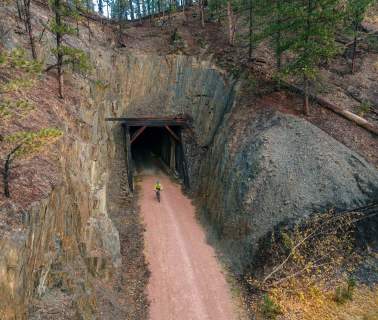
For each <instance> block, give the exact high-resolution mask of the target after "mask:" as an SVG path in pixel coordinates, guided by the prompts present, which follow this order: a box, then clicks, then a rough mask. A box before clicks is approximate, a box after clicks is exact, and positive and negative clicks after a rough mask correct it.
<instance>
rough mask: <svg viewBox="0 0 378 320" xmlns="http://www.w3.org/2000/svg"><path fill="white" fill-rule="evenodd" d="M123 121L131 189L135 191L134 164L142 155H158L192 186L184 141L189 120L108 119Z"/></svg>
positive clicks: (179, 118)
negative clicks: (183, 135)
mask: <svg viewBox="0 0 378 320" xmlns="http://www.w3.org/2000/svg"><path fill="white" fill-rule="evenodd" d="M106 120H107V121H118V122H121V125H122V128H123V133H124V141H125V152H126V168H127V176H128V181H129V188H130V190H131V191H133V190H134V182H133V178H134V175H135V164H137V162H138V161H142V160H141V159H142V158H143V156H146V155H149V154H155V155H156V156H158V157H159V158H160V162H162V163H163V164H164V167H166V168H169V171H170V172H171V173H174V174H176V175H178V176H179V177H180V178H181V179H182V180H183V182H184V185H185V186H186V187H189V179H188V169H187V162H186V159H185V153H184V148H183V143H182V139H181V136H182V135H181V133H182V129H185V128H189V125H188V122H189V119H188V118H186V117H162V118H152V117H140V118H127V117H126V118H123V117H122V118H107V119H106Z"/></svg>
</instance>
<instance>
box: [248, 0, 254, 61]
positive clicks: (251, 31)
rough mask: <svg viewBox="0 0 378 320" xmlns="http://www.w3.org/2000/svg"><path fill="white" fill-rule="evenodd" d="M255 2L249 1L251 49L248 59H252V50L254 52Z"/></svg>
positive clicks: (249, 49)
mask: <svg viewBox="0 0 378 320" xmlns="http://www.w3.org/2000/svg"><path fill="white" fill-rule="evenodd" d="M252 5H253V0H249V48H248V59H249V60H251V59H252V50H253V43H252V35H253V28H252V27H253V7H252Z"/></svg>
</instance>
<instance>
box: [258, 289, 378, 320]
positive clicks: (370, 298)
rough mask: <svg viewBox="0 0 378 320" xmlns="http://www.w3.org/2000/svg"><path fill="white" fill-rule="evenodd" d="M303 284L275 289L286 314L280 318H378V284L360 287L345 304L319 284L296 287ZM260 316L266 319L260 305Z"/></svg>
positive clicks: (273, 296)
mask: <svg viewBox="0 0 378 320" xmlns="http://www.w3.org/2000/svg"><path fill="white" fill-rule="evenodd" d="M296 286H299V287H301V284H299V283H296V284H293V286H292V288H291V289H292V291H288V290H287V288H275V289H272V290H271V292H270V296H271V298H272V300H273V301H275V303H276V304H277V305H278V306H279V307H280V309H281V311H282V315H280V316H278V318H277V319H288V320H289V319H290V320H297V319H298V320H299V319H301V320H318V319H319V320H347V319H348V320H354V319H356V320H357V319H359V320H377V319H378V285H375V286H374V287H373V288H368V287H366V286H360V287H357V288H356V289H355V290H354V294H353V298H352V300H350V301H347V302H345V303H343V304H340V303H337V302H336V301H335V300H334V295H335V293H334V290H325V289H324V288H323V289H321V288H318V287H316V286H313V287H310V288H308V289H307V290H303V289H299V290H298V289H296ZM255 310H256V311H257V319H264V316H263V315H262V314H261V312H260V311H259V308H258V306H256V307H255Z"/></svg>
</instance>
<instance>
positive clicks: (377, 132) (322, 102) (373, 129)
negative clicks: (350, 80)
mask: <svg viewBox="0 0 378 320" xmlns="http://www.w3.org/2000/svg"><path fill="white" fill-rule="evenodd" d="M283 86H284V87H285V88H286V89H288V90H289V91H291V92H294V93H297V94H300V95H303V94H304V92H303V89H302V88H300V87H298V86H295V85H292V84H289V83H286V82H285V83H283ZM310 99H311V100H312V101H315V102H317V103H318V104H319V105H320V106H322V107H325V108H327V109H329V110H331V111H333V112H335V113H337V114H339V115H341V116H343V117H344V118H346V119H348V120H350V121H353V122H354V123H356V124H358V125H359V126H361V127H363V128H364V129H366V130H368V131H370V132H372V133H374V134H375V135H378V126H377V125H376V124H373V123H370V122H369V121H367V120H366V119H364V118H362V117H360V116H358V115H356V114H354V113H353V112H350V111H348V110H345V109H343V108H341V107H339V106H336V105H334V104H333V103H331V102H329V101H327V100H325V99H324V98H321V97H318V96H316V95H314V94H310Z"/></svg>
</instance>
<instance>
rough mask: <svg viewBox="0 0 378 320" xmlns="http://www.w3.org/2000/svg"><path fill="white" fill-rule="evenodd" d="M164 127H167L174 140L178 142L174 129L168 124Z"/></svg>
mask: <svg viewBox="0 0 378 320" xmlns="http://www.w3.org/2000/svg"><path fill="white" fill-rule="evenodd" d="M165 129H167V130H168V132H169V133H170V134H171V135H172V137H173V138H175V140H176V141H177V142H178V143H180V138H179V137H178V136H177V135H176V133H174V131H173V130H172V129H171V128H170V127H169V126H165Z"/></svg>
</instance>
